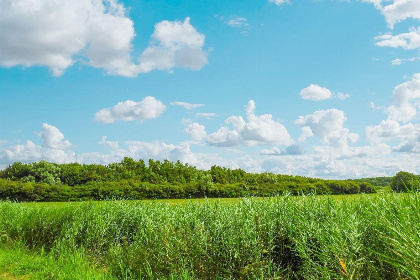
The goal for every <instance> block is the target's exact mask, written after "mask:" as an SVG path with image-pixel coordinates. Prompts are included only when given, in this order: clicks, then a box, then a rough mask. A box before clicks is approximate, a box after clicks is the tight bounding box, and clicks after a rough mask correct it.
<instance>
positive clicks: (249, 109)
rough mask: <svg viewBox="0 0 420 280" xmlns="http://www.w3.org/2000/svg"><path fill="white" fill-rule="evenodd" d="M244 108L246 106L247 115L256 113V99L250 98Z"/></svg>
mask: <svg viewBox="0 0 420 280" xmlns="http://www.w3.org/2000/svg"><path fill="white" fill-rule="evenodd" d="M244 108H245V113H246V114H247V115H250V114H254V113H255V108H256V107H255V102H254V100H249V101H248V104H246V105H245V106H244Z"/></svg>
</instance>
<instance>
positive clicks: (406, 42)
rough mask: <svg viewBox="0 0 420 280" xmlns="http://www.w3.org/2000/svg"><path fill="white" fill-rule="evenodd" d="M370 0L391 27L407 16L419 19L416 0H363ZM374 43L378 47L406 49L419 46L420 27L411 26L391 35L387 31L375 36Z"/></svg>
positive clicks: (419, 5) (419, 13)
mask: <svg viewBox="0 0 420 280" xmlns="http://www.w3.org/2000/svg"><path fill="white" fill-rule="evenodd" d="M363 1H364V2H371V3H373V4H374V5H375V7H376V8H377V9H378V10H380V11H381V13H382V15H383V16H384V17H385V20H386V21H387V23H388V26H389V27H390V28H391V29H393V28H394V25H395V24H396V23H398V22H401V21H404V20H406V19H408V18H412V19H416V20H420V1H418V0H393V1H392V3H389V2H390V1H387V0H363ZM375 40H376V41H377V42H376V45H377V46H380V47H391V48H403V49H406V50H412V49H418V48H420V27H417V28H415V27H413V28H411V29H410V30H409V32H406V33H401V34H397V35H392V33H388V34H385V35H380V36H377V37H376V38H375Z"/></svg>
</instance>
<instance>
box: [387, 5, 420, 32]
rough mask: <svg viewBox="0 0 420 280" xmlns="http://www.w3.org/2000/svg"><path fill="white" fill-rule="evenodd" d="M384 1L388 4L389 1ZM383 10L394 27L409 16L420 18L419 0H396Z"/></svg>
mask: <svg viewBox="0 0 420 280" xmlns="http://www.w3.org/2000/svg"><path fill="white" fill-rule="evenodd" d="M382 2H383V3H384V4H386V3H387V2H388V1H382ZM381 12H382V14H383V15H384V16H385V18H386V21H387V22H388V24H389V25H390V27H393V26H394V25H395V24H396V23H398V22H400V21H403V20H405V19H407V18H413V19H418V20H420V2H419V1H418V0H394V1H392V3H391V4H389V5H386V6H384V7H382V8H381Z"/></svg>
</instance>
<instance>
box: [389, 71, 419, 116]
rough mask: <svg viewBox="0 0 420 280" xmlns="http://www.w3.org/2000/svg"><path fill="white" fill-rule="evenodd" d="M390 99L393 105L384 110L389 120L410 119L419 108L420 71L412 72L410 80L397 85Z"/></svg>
mask: <svg viewBox="0 0 420 280" xmlns="http://www.w3.org/2000/svg"><path fill="white" fill-rule="evenodd" d="M391 101H392V103H393V105H391V106H390V107H388V109H387V110H386V111H387V112H388V114H389V115H388V118H389V119H390V120H396V121H403V122H407V121H410V120H412V119H413V118H414V117H415V116H416V115H417V113H418V112H417V110H418V109H419V108H420V73H417V74H414V75H413V78H412V79H411V80H410V81H407V82H405V83H402V84H400V85H397V86H396V87H395V88H394V92H393V95H392V98H391Z"/></svg>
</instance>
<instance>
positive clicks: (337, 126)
mask: <svg viewBox="0 0 420 280" xmlns="http://www.w3.org/2000/svg"><path fill="white" fill-rule="evenodd" d="M346 120H347V118H346V116H345V114H344V112H343V111H340V110H337V109H329V110H321V111H316V112H314V113H313V114H312V115H306V116H300V117H299V118H298V119H297V120H296V121H295V124H297V125H299V126H300V127H301V130H302V135H301V137H299V141H301V142H303V141H305V140H306V138H308V137H312V136H316V137H318V138H320V139H321V140H322V141H323V142H324V143H326V144H328V145H331V146H332V147H337V148H338V147H346V146H347V145H348V143H354V142H356V141H357V140H358V139H359V135H358V134H356V133H350V132H349V129H348V128H344V127H343V125H344V121H346Z"/></svg>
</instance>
